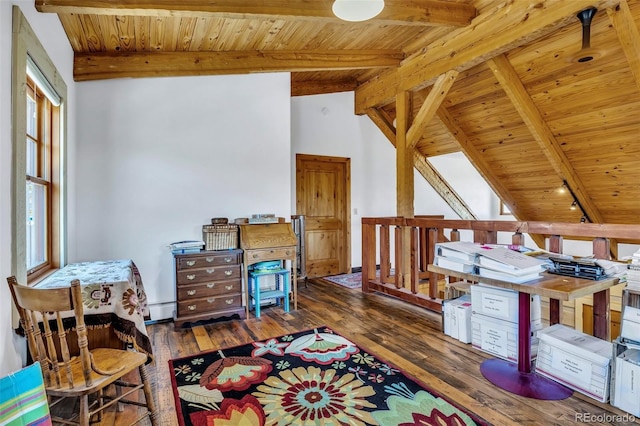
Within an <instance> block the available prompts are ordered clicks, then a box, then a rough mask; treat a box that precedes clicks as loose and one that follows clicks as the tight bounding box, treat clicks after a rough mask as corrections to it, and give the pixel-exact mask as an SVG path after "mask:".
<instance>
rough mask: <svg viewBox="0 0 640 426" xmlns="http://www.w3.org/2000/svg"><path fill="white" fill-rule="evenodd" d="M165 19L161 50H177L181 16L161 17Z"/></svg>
mask: <svg viewBox="0 0 640 426" xmlns="http://www.w3.org/2000/svg"><path fill="white" fill-rule="evenodd" d="M160 19H161V20H162V21H163V29H164V37H162V47H161V49H158V51H159V52H175V51H176V43H177V39H178V38H177V37H176V34H177V32H178V26H179V25H180V18H160Z"/></svg>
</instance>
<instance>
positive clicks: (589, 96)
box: [531, 72, 640, 120]
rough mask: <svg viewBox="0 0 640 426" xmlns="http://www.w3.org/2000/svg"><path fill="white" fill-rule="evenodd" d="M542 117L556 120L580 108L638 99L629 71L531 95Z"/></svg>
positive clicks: (592, 107) (606, 105) (580, 109)
mask: <svg viewBox="0 0 640 426" xmlns="http://www.w3.org/2000/svg"><path fill="white" fill-rule="evenodd" d="M531 98H532V100H533V102H534V103H535V104H536V105H537V107H538V109H539V110H540V111H541V112H542V113H543V115H544V116H545V117H551V118H552V119H555V120H557V119H559V118H563V117H567V116H569V115H572V114H575V113H581V112H582V111H590V110H597V109H600V108H610V107H612V106H615V105H622V104H624V103H627V102H634V103H635V102H638V101H640V91H638V89H637V86H636V82H635V79H634V77H633V75H631V73H630V72H618V73H616V74H615V75H613V73H609V74H607V75H606V76H597V77H594V78H590V79H585V80H580V81H576V82H575V84H571V85H566V86H563V87H558V88H556V89H554V90H549V91H547V92H545V93H540V94H534V95H532V96H531Z"/></svg>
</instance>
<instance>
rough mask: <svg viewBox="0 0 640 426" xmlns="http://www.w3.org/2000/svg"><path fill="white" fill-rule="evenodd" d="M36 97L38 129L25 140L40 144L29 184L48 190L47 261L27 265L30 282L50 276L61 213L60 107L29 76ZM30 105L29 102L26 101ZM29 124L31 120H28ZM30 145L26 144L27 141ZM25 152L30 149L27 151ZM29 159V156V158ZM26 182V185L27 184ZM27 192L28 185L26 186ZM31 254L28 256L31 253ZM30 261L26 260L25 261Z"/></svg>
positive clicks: (30, 91)
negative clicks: (56, 224)
mask: <svg viewBox="0 0 640 426" xmlns="http://www.w3.org/2000/svg"><path fill="white" fill-rule="evenodd" d="M29 95H32V98H33V99H34V101H35V103H36V108H35V109H36V114H37V118H36V123H35V124H36V129H35V133H36V134H35V135H30V134H29V132H28V131H27V132H25V137H26V138H27V139H31V140H32V141H33V142H34V143H35V144H36V152H37V154H36V161H35V163H36V164H35V173H34V174H29V173H28V172H27V173H26V174H25V179H26V182H33V183H36V184H40V185H43V186H44V187H45V197H46V201H45V210H46V214H45V221H44V226H45V232H44V238H45V241H46V243H45V253H44V255H45V259H44V262H43V263H40V264H38V265H34V266H32V267H31V268H29V266H28V265H27V281H29V280H33V279H35V278H37V277H39V276H40V275H42V274H43V273H46V272H47V271H48V270H49V269H51V268H52V259H53V255H54V253H55V251H54V250H53V247H52V246H53V243H54V242H55V241H56V240H57V238H54V235H55V234H54V232H53V228H54V226H53V225H54V222H53V220H52V216H53V214H54V212H55V211H56V210H57V209H58V203H57V200H55V199H54V196H53V193H54V191H53V189H54V186H55V184H54V182H53V176H55V175H57V174H58V173H59V170H57V168H56V167H54V166H55V164H56V162H54V161H53V157H54V155H53V153H54V146H56V145H57V143H58V142H59V138H58V137H57V136H58V135H56V134H55V132H54V129H55V128H56V126H55V125H54V123H55V121H56V120H59V118H60V117H59V107H56V106H55V105H54V104H53V103H52V102H51V101H50V100H49V99H48V98H47V96H46V95H45V93H44V92H43V90H42V89H41V88H40V87H39V86H38V83H37V82H36V81H34V80H33V79H32V78H31V77H29V76H27V87H26V93H25V96H29ZM25 102H26V98H25ZM26 119H27V121H28V117H27V118H26ZM25 142H26V140H25ZM25 150H27V148H26V147H25ZM27 157H28V154H27ZM26 182H25V183H26ZM25 190H26V185H25ZM27 254H28V253H27ZM25 260H26V259H25Z"/></svg>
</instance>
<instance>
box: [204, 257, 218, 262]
mask: <svg viewBox="0 0 640 426" xmlns="http://www.w3.org/2000/svg"><path fill="white" fill-rule="evenodd" d="M204 260H206V261H207V263H211V262H213V261H214V260H216V258H215V257H205V258H204Z"/></svg>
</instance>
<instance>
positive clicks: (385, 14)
mask: <svg viewBox="0 0 640 426" xmlns="http://www.w3.org/2000/svg"><path fill="white" fill-rule="evenodd" d="M332 3H333V2H332V1H331V0H324V1H309V0H243V1H238V0H216V1H204V0H181V1H173V2H169V1H164V0H120V1H104V0H76V1H70V0H36V9H37V10H38V11H40V12H52V13H59V14H68V13H74V14H90V15H130V16H198V17H220V18H236V19H256V18H258V19H265V18H267V19H282V20H293V19H295V20H301V19H307V20H311V19H313V20H322V21H327V22H334V23H340V22H342V23H344V21H341V20H340V19H338V18H336V17H335V16H334V15H333V12H332V11H331V5H332ZM475 16H476V9H475V8H474V7H473V6H471V5H468V4H463V3H452V2H448V1H441V0H412V1H411V2H407V1H405V0H387V1H386V3H385V8H384V9H383V11H382V12H381V13H380V14H379V15H378V16H376V17H375V18H373V19H372V20H370V21H366V22H365V23H364V24H371V23H372V22H374V23H377V24H391V25H426V26H437V25H447V26H458V27H460V26H466V25H469V24H470V23H471V20H472V19H473V18H474V17H475Z"/></svg>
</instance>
